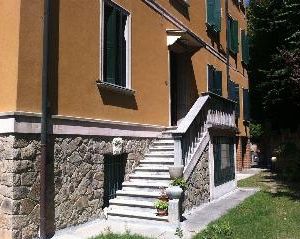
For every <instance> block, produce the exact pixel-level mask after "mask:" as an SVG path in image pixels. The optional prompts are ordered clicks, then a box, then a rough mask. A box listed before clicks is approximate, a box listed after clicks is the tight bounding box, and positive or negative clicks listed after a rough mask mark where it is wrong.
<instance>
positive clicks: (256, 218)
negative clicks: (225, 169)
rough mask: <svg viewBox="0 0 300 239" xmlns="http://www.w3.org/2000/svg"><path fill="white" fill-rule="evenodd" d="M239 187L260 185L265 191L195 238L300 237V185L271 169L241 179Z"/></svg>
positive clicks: (283, 238) (290, 238) (280, 238)
mask: <svg viewBox="0 0 300 239" xmlns="http://www.w3.org/2000/svg"><path fill="white" fill-rule="evenodd" d="M239 187H260V188H261V191H260V192H258V193H256V194H255V195H253V196H251V197H249V198H248V199H246V200H245V201H244V202H243V203H242V204H240V205H239V206H238V207H236V208H234V209H232V210H230V211H229V213H228V214H226V215H225V216H223V217H221V218H220V219H218V220H217V221H215V222H213V223H211V224H209V226H208V228H207V229H206V230H204V231H203V232H201V233H199V234H197V235H196V236H195V237H194V239H217V238H220V239H221V238H222V239H225V238H233V239H238V238H240V239H251V238H257V239H261V238H268V239H273V238H274V239H275V238H276V239H287V238H289V239H292V238H293V239H300V185H299V184H295V185H291V184H289V185H288V184H284V183H282V182H280V181H279V180H277V179H276V177H275V175H273V174H272V173H270V172H262V173H260V174H258V175H256V176H254V177H251V178H248V179H245V180H242V181H240V182H239Z"/></svg>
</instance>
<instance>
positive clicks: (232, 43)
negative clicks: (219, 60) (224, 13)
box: [227, 17, 239, 54]
mask: <svg viewBox="0 0 300 239" xmlns="http://www.w3.org/2000/svg"><path fill="white" fill-rule="evenodd" d="M238 29H239V26H238V21H237V20H233V19H232V18H231V17H229V18H228V22H227V31H228V43H227V44H228V47H229V50H230V51H231V52H232V53H234V54H237V53H238V51H239V40H238Z"/></svg>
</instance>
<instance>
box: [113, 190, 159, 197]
mask: <svg viewBox="0 0 300 239" xmlns="http://www.w3.org/2000/svg"><path fill="white" fill-rule="evenodd" d="M116 195H117V196H119V195H122V196H132V197H134V196H137V197H145V198H149V197H150V198H157V197H159V195H160V194H159V193H158V192H147V191H142V190H136V191H123V190H118V191H117V192H116Z"/></svg>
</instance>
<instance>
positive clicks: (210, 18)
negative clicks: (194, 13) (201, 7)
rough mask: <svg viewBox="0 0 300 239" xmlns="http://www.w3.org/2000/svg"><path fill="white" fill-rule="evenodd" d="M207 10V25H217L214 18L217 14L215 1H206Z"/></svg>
mask: <svg viewBox="0 0 300 239" xmlns="http://www.w3.org/2000/svg"><path fill="white" fill-rule="evenodd" d="M206 8H207V9H206V10H207V13H206V14H207V23H208V25H210V26H214V25H215V17H214V12H215V0H206Z"/></svg>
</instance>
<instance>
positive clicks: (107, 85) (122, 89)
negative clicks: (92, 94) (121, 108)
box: [96, 80, 135, 95]
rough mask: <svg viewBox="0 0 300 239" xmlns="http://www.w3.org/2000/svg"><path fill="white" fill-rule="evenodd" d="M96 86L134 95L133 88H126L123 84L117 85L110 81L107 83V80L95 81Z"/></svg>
mask: <svg viewBox="0 0 300 239" xmlns="http://www.w3.org/2000/svg"><path fill="white" fill-rule="evenodd" d="M96 83H97V86H98V87H99V89H107V90H110V91H113V92H118V93H121V94H124V95H134V94H135V90H132V89H128V88H126V87H123V86H119V85H115V84H111V83H107V82H103V81H99V80H98V81H97V82H96Z"/></svg>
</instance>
